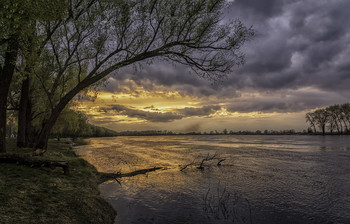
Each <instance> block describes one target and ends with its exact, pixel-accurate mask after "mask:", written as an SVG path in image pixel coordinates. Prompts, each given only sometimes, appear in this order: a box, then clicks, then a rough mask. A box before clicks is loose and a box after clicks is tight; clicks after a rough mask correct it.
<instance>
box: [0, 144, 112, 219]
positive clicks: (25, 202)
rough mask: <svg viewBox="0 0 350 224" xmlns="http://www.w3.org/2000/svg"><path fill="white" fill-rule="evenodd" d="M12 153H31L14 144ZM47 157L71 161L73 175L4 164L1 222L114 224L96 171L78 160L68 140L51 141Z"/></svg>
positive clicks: (0, 182)
mask: <svg viewBox="0 0 350 224" xmlns="http://www.w3.org/2000/svg"><path fill="white" fill-rule="evenodd" d="M8 153H18V154H28V155H30V154H31V150H30V149H18V148H16V147H15V144H14V142H12V143H11V142H10V143H9V145H8ZM43 158H45V159H51V160H60V161H62V160H64V161H68V162H69V167H70V170H69V171H70V173H69V174H68V175H64V174H63V170H62V168H60V167H58V168H56V169H54V170H52V169H49V168H31V167H27V166H22V165H16V164H6V163H2V164H0V223H16V224H17V223H113V220H114V217H115V215H116V214H115V211H114V210H113V209H112V207H111V206H109V205H108V204H107V202H105V201H104V200H103V199H102V198H101V197H100V195H99V191H98V189H97V179H98V177H97V172H96V170H95V168H94V167H93V166H91V165H90V164H88V163H87V162H86V161H85V160H83V159H81V158H78V157H76V155H75V153H74V152H73V151H72V150H71V149H70V144H69V141H68V140H61V141H60V142H57V141H52V142H50V143H49V147H48V151H47V153H46V154H45V155H44V156H43Z"/></svg>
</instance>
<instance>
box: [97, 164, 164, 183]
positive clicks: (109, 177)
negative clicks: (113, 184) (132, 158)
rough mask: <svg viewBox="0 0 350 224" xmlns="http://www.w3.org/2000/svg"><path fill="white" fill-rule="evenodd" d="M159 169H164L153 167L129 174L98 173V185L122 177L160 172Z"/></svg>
mask: <svg viewBox="0 0 350 224" xmlns="http://www.w3.org/2000/svg"><path fill="white" fill-rule="evenodd" d="M160 169H164V167H153V168H150V169H142V170H136V171H133V172H130V173H120V172H118V173H99V175H100V180H99V183H103V182H105V181H107V180H117V179H118V178H122V177H133V176H136V175H139V174H146V173H148V172H153V171H156V170H160Z"/></svg>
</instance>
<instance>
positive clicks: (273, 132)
mask: <svg viewBox="0 0 350 224" xmlns="http://www.w3.org/2000/svg"><path fill="white" fill-rule="evenodd" d="M295 134H306V130H305V131H303V132H296V131H295V130H293V129H291V130H281V131H276V130H264V131H260V130H257V131H228V130H227V129H224V130H223V131H217V130H215V131H209V132H196V131H193V132H172V131H167V130H164V131H161V130H147V131H123V132H117V133H116V136H155V135H295Z"/></svg>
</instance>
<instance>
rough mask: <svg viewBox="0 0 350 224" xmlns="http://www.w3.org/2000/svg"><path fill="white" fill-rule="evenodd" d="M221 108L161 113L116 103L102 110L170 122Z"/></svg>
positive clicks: (207, 113) (206, 114) (152, 120)
mask: <svg viewBox="0 0 350 224" xmlns="http://www.w3.org/2000/svg"><path fill="white" fill-rule="evenodd" d="M148 108H149V109H152V110H156V109H155V108H154V107H152V106H150V107H148ZM220 109H221V107H220V106H204V107H201V108H189V107H186V108H183V109H178V110H176V112H166V113H160V112H149V111H143V110H137V109H133V108H129V107H126V106H123V105H119V104H115V105H111V106H110V107H109V108H101V111H103V112H108V111H110V110H112V111H114V112H115V113H116V114H119V115H126V116H128V117H135V118H140V119H144V120H147V121H151V122H170V121H174V120H180V119H183V118H187V117H194V116H197V117H203V116H209V115H210V114H213V113H215V112H216V111H218V110H220Z"/></svg>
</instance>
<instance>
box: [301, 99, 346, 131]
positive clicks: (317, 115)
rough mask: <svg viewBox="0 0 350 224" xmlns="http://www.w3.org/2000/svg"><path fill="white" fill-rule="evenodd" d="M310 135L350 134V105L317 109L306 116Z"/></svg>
mask: <svg viewBox="0 0 350 224" xmlns="http://www.w3.org/2000/svg"><path fill="white" fill-rule="evenodd" d="M306 122H307V123H309V125H310V127H309V128H308V133H322V134H326V133H329V134H350V103H346V104H342V105H333V106H329V107H326V108H321V109H317V110H315V111H313V112H309V113H307V114H306Z"/></svg>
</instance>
